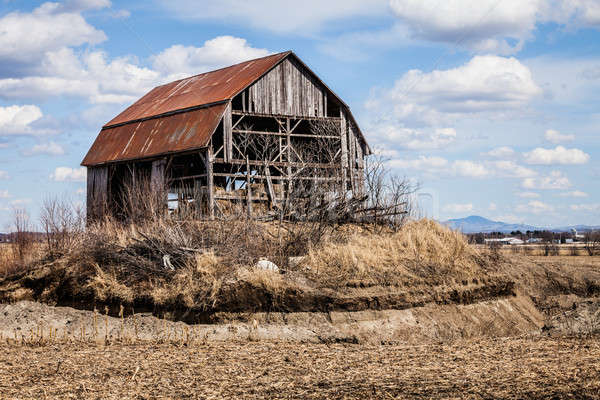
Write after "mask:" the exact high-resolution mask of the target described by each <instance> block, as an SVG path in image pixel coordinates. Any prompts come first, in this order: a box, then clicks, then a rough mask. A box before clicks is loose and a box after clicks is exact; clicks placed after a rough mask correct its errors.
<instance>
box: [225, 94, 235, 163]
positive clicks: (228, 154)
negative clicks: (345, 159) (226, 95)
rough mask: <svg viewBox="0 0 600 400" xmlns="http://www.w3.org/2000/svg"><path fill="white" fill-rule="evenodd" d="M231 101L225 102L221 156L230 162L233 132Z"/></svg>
mask: <svg viewBox="0 0 600 400" xmlns="http://www.w3.org/2000/svg"><path fill="white" fill-rule="evenodd" d="M231 124H232V121H231V102H229V103H228V104H227V107H226V108H225V113H224V114H223V158H224V159H225V162H230V161H231V158H232V152H233V133H232V127H231Z"/></svg>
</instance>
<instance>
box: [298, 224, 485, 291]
mask: <svg viewBox="0 0 600 400" xmlns="http://www.w3.org/2000/svg"><path fill="white" fill-rule="evenodd" d="M481 262H482V258H481V255H480V254H479V253H478V252H477V251H476V250H475V249H473V248H472V247H470V246H469V245H468V242H467V240H466V238H465V237H464V236H463V235H462V234H460V233H459V232H456V231H452V230H450V229H448V228H447V227H444V226H442V225H440V224H438V223H436V222H435V221H432V220H427V219H423V220H419V221H411V222H409V223H407V224H406V225H405V226H404V227H403V228H402V229H400V230H399V231H397V232H392V233H384V234H355V235H353V236H352V237H351V238H350V239H349V240H348V241H347V242H346V243H325V244H323V245H322V246H320V247H318V248H313V249H311V250H310V251H309V252H308V254H307V256H306V257H305V260H304V263H305V266H306V273H307V275H308V276H310V277H311V278H312V279H313V280H314V281H316V282H319V283H320V284H322V285H324V286H327V287H343V286H353V285H356V284H357V283H358V284H363V285H385V286H393V285H396V286H398V285H401V286H411V285H416V284H428V285H440V284H454V283H456V282H461V281H464V280H472V279H474V278H475V279H476V278H477V277H479V276H480V275H481V274H482V272H483V271H482V269H481V266H480V264H481Z"/></svg>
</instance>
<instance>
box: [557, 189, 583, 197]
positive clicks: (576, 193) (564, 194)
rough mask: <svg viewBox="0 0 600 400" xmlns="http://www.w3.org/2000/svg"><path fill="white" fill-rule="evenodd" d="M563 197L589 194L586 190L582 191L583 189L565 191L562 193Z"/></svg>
mask: <svg viewBox="0 0 600 400" xmlns="http://www.w3.org/2000/svg"><path fill="white" fill-rule="evenodd" d="M560 196H562V197H588V196H589V195H588V194H587V193H586V192H582V191H581V190H573V191H572V192H564V193H561V194H560Z"/></svg>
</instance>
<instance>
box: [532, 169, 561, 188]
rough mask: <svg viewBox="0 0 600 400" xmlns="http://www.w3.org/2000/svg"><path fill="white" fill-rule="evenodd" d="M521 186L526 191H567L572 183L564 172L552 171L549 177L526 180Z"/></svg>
mask: <svg viewBox="0 0 600 400" xmlns="http://www.w3.org/2000/svg"><path fill="white" fill-rule="evenodd" d="M521 186H522V187H523V188H525V189H567V188H569V187H570V186H571V182H570V181H569V178H567V177H566V176H564V175H563V174H562V172H560V171H552V172H551V173H550V175H548V176H542V177H536V178H525V179H523V182H522V183H521Z"/></svg>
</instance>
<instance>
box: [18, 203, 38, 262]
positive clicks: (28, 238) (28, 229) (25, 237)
mask: <svg viewBox="0 0 600 400" xmlns="http://www.w3.org/2000/svg"><path fill="white" fill-rule="evenodd" d="M32 228H33V226H32V224H31V220H30V218H29V213H28V212H27V210H25V209H24V208H18V207H14V208H13V229H14V234H13V243H14V246H15V249H16V254H17V258H18V261H19V262H20V263H21V264H25V263H26V261H27V258H28V256H29V255H30V253H31V250H32V247H33V244H34V237H33V232H32V230H33V229H32Z"/></svg>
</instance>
